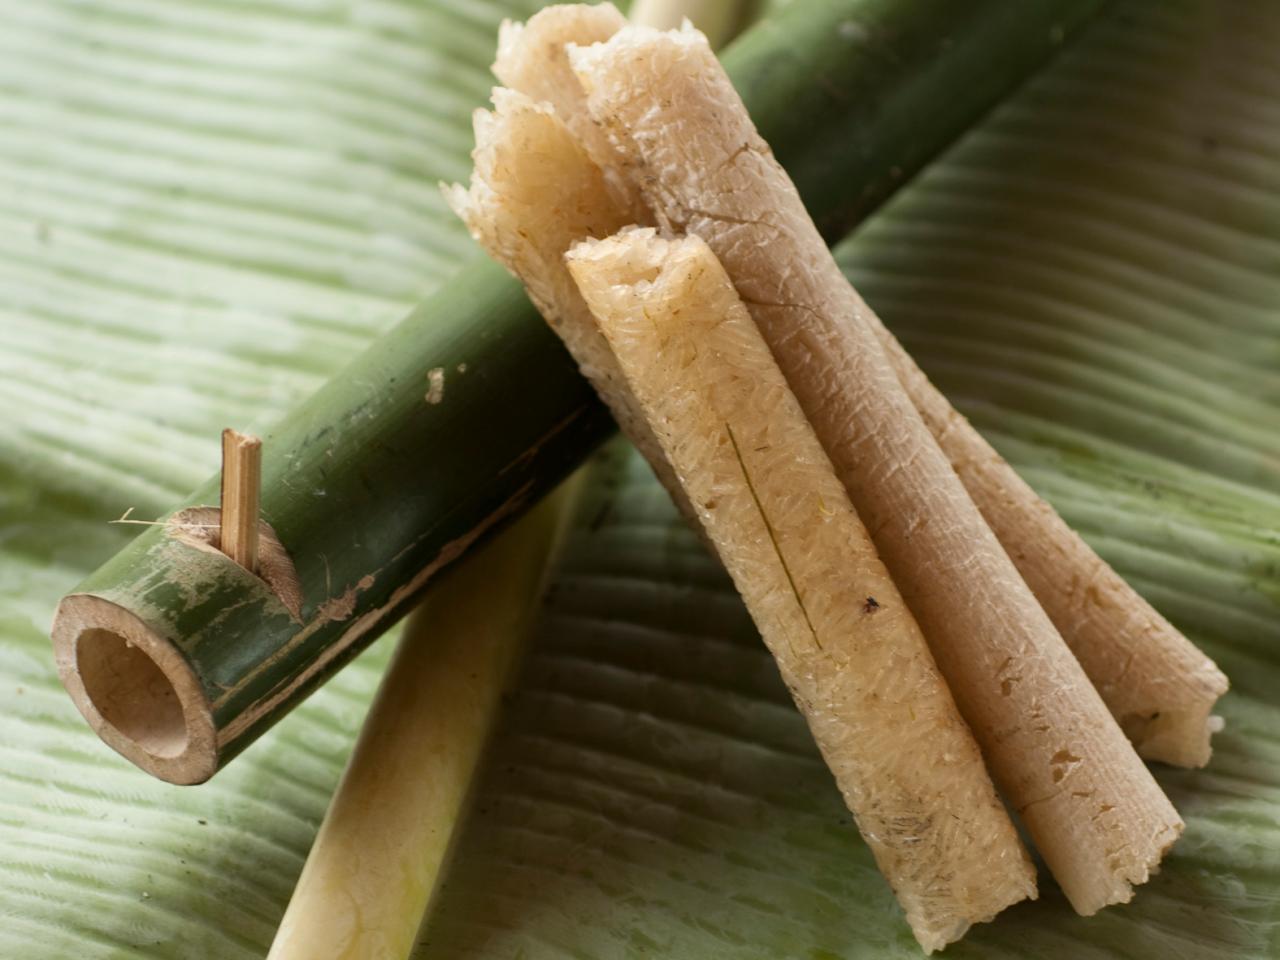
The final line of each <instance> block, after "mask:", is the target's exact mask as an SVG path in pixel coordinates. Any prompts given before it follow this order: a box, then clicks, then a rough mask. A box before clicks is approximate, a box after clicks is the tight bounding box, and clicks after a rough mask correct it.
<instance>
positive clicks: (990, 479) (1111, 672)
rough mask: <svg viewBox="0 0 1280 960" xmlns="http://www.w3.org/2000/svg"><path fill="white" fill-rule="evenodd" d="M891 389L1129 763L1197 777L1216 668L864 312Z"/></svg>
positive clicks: (1205, 749)
mask: <svg viewBox="0 0 1280 960" xmlns="http://www.w3.org/2000/svg"><path fill="white" fill-rule="evenodd" d="M866 316H867V320H868V321H869V322H870V323H871V324H872V327H873V328H874V330H875V332H876V335H877V337H878V338H879V340H880V344H881V346H882V347H883V348H884V351H885V354H886V355H887V356H888V358H889V361H890V362H891V363H892V364H893V368H894V371H895V373H896V374H897V376H898V379H899V381H900V382H901V383H902V385H903V387H904V388H905V389H906V391H907V393H908V394H909V395H910V396H911V400H912V403H914V404H915V407H916V409H917V410H919V411H920V414H921V416H922V417H923V418H924V422H925V423H926V424H927V425H928V427H929V430H930V432H931V433H932V434H933V435H934V437H935V438H936V439H937V441H938V443H939V445H940V446H941V447H942V449H943V451H944V452H945V453H946V454H947V458H948V459H949V460H950V461H951V465H952V466H953V467H954V468H955V470H956V472H957V473H958V474H959V475H960V479H961V480H962V481H963V482H964V485H965V489H967V490H968V491H969V495H970V496H971V497H973V500H974V503H976V504H977V506H978V509H979V510H981V511H982V515H983V517H984V518H985V519H986V521H987V523H988V524H989V525H990V526H991V529H992V530H993V531H995V534H996V536H997V537H998V538H999V540H1000V543H1001V544H1002V545H1003V546H1004V548H1005V550H1007V551H1008V553H1009V558H1010V559H1011V560H1012V561H1013V562H1014V565H1015V566H1017V568H1018V572H1019V573H1020V574H1022V578H1023V579H1024V580H1025V581H1026V582H1027V586H1029V587H1030V588H1031V591H1032V593H1034V594H1035V596H1036V599H1037V600H1039V601H1040V605H1041V606H1042V607H1044V610H1045V612H1046V613H1047V614H1048V615H1049V619H1051V620H1052V621H1053V624H1054V626H1055V627H1057V628H1058V631H1059V632H1060V633H1061V634H1062V636H1063V639H1065V640H1066V641H1067V644H1068V646H1070V647H1071V651H1072V653H1074V654H1075V655H1076V659H1078V660H1079V661H1080V665H1081V666H1082V667H1083V668H1084V672H1085V673H1086V674H1088V675H1089V679H1090V680H1092V681H1093V684H1094V686H1095V687H1097V690H1098V693H1099V694H1101V696H1102V699H1103V700H1104V701H1105V702H1106V704H1107V707H1108V708H1109V709H1110V710H1111V713H1112V715H1113V716H1114V717H1115V718H1116V720H1117V721H1118V722H1119V724H1120V727H1121V729H1123V730H1124V732H1125V734H1126V735H1127V736H1128V737H1129V739H1130V740H1131V741H1132V742H1133V744H1134V747H1135V748H1136V749H1137V751H1138V753H1139V754H1141V755H1142V756H1144V757H1146V758H1147V759H1148V760H1161V761H1164V762H1165V763H1171V764H1175V765H1177V766H1180V767H1202V766H1204V765H1205V764H1206V763H1208V762H1209V756H1210V754H1211V753H1212V749H1211V746H1210V742H1209V740H1210V735H1211V734H1212V732H1213V731H1214V730H1215V729H1218V725H1219V724H1220V723H1221V721H1220V720H1219V719H1218V718H1216V717H1213V716H1211V713H1212V711H1213V707H1214V704H1215V703H1217V701H1218V698H1219V697H1221V696H1222V695H1223V694H1224V693H1226V692H1227V686H1228V684H1227V678H1226V676H1225V675H1224V674H1223V673H1222V671H1221V670H1219V669H1218V667H1217V665H1216V664H1215V663H1214V662H1213V661H1212V660H1211V659H1209V658H1208V657H1206V656H1205V655H1204V654H1203V653H1201V652H1200V650H1199V649H1197V648H1196V646H1195V644H1193V643H1192V642H1191V641H1190V640H1188V639H1187V638H1186V637H1184V636H1183V635H1182V634H1181V633H1180V632H1179V631H1178V630H1177V629H1176V628H1174V626H1173V625H1172V624H1170V623H1169V621H1168V620H1166V619H1165V618H1164V617H1162V616H1161V615H1160V614H1159V613H1157V612H1156V610H1155V608H1154V607H1152V606H1151V604H1149V603H1147V601H1146V600H1144V599H1143V598H1142V597H1141V596H1140V595H1139V594H1138V592H1137V591H1136V590H1134V589H1133V588H1132V587H1131V586H1129V584H1128V583H1126V582H1125V580H1124V578H1122V577H1121V576H1120V575H1119V574H1117V573H1116V572H1115V571H1114V570H1112V569H1111V567H1110V566H1109V565H1108V564H1107V563H1106V561H1104V560H1103V559H1102V558H1101V557H1099V556H1098V555H1097V554H1096V553H1095V552H1094V551H1093V549H1092V548H1091V547H1090V546H1089V545H1088V544H1087V543H1085V542H1084V540H1083V539H1082V538H1081V537H1080V535H1079V534H1077V533H1076V532H1075V531H1074V530H1072V529H1071V527H1070V526H1068V525H1067V523H1066V522H1065V521H1064V520H1063V519H1062V518H1061V517H1060V516H1058V513H1057V511H1055V510H1054V509H1053V507H1051V506H1050V505H1049V504H1048V503H1046V502H1045V501H1044V500H1042V499H1041V498H1040V496H1039V495H1038V494H1036V492H1035V491H1034V490H1032V489H1031V487H1030V485H1028V484H1027V482H1026V481H1025V480H1023V479H1022V478H1021V477H1020V476H1018V473H1017V471H1015V470H1014V469H1013V468H1012V467H1011V466H1009V464H1008V463H1006V462H1005V460H1004V458H1003V457H1001V456H1000V454H998V453H997V452H996V451H995V449H994V448H993V447H992V446H991V444H989V443H988V442H987V441H986V440H985V439H983V437H982V434H980V433H978V431H977V430H975V429H974V428H973V426H972V425H971V424H970V423H969V421H968V420H967V419H965V418H964V417H963V416H962V415H961V414H960V413H959V412H957V411H956V410H955V409H954V408H953V407H952V406H951V404H950V403H949V402H948V401H947V398H946V397H944V396H943V395H942V393H941V391H939V390H938V388H937V387H935V386H934V385H933V384H932V383H930V382H929V378H928V377H926V376H925V374H924V371H922V370H921V369H920V368H919V367H918V366H917V365H916V363H915V361H914V360H912V359H911V355H910V354H908V353H907V351H906V350H904V349H903V348H902V345H901V344H900V343H898V341H897V339H896V338H895V337H894V336H893V334H892V333H890V332H889V331H888V329H887V328H886V327H885V326H884V324H883V323H881V322H880V319H879V318H878V317H876V316H875V314H873V313H871V312H870V311H868V312H867V314H866Z"/></svg>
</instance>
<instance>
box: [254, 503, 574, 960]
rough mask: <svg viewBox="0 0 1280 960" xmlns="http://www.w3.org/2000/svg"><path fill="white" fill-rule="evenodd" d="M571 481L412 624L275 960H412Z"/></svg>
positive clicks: (452, 574) (465, 564) (463, 569)
mask: <svg viewBox="0 0 1280 960" xmlns="http://www.w3.org/2000/svg"><path fill="white" fill-rule="evenodd" d="M574 487H575V481H574V480H573V479H570V480H569V481H567V482H566V484H565V485H563V486H562V487H561V488H560V490H559V491H557V492H556V493H555V494H553V495H552V496H551V497H549V498H548V499H546V500H544V501H543V502H542V503H541V504H539V505H538V506H537V507H535V508H534V509H533V510H532V511H530V512H529V513H528V514H526V515H525V516H524V517H522V518H521V519H520V520H519V521H517V522H516V523H515V524H514V525H513V526H512V527H511V528H510V529H508V530H507V531H505V532H504V533H503V534H502V535H501V536H499V537H498V538H497V539H496V540H493V541H492V542H490V543H489V544H486V545H485V546H484V547H482V548H480V549H479V550H478V551H477V552H476V553H475V554H474V555H472V556H469V557H467V558H466V559H465V560H463V561H462V562H461V563H460V564H459V565H458V566H457V567H455V568H454V569H451V570H449V571H448V572H447V573H445V574H444V575H443V576H442V578H441V580H440V582H439V583H438V584H436V585H435V586H434V587H432V589H431V591H430V592H429V593H428V594H427V597H426V599H425V600H424V601H423V604H422V606H421V607H419V608H418V610H417V611H416V612H415V613H414V614H413V616H412V617H410V619H409V622H408V625H407V626H406V627H405V631H404V636H403V637H402V638H401V640H400V644H399V646H398V647H397V648H396V653H395V657H394V658H393V659H392V661H391V664H390V666H388V668H387V673H386V676H385V677H384V678H383V680H382V684H381V685H380V686H379V688H378V693H377V695H376V697H375V698H374V701H373V705H372V706H371V707H370V708H369V715H368V716H367V717H366V718H365V721H364V725H363V726H362V727H361V730H360V737H359V739H358V740H357V741H356V745H355V748H354V750H353V752H352V754H351V759H350V760H349V761H348V763H347V768H346V771H345V772H344V773H343V775H342V781H341V782H340V783H339V785H338V789H337V791H336V792H335V793H334V796H333V800H332V801H331V802H330V804H329V809H328V811H327V812H326V814H325V818H324V822H323V823H321V825H320V831H319V833H318V834H317V835H316V839H315V843H314V844H313V845H312V847H311V852H310V854H309V855H308V856H307V862H306V864H305V866H304V867H303V868H302V875H301V877H299V879H298V886H297V888H296V889H295V890H294V893H293V897H292V899H291V900H290V901H289V907H288V909H287V910H286V911H285V914H284V918H283V919H282V920H281V922H280V929H279V930H278V931H277V933H276V937H275V940H274V942H273V943H272V945H271V951H270V953H269V954H268V960H317V958H324V960H375V958H376V960H392V958H403V957H408V956H409V954H410V953H411V951H412V949H413V945H414V941H415V939H416V936H417V932H418V928H419V925H420V922H421V920H422V918H423V915H424V913H425V912H426V910H427V909H428V907H429V905H430V903H431V901H432V899H433V898H434V896H435V894H436V891H437V890H438V889H439V885H440V882H441V879H442V877H443V875H444V872H445V868H446V866H447V863H448V859H449V854H450V851H451V850H452V848H453V845H454V842H455V840H456V839H457V837H458V836H459V835H460V834H461V832H462V825H463V824H464V823H465V817H464V812H465V806H466V801H467V798H468V794H469V793H470V790H471V785H472V783H473V781H474V780H475V773H476V770H477V768H478V767H479V765H480V762H481V758H482V754H483V750H484V746H485V744H486V743H487V741H488V739H489V734H490V732H491V730H492V728H493V726H494V723H495V721H496V718H497V715H498V711H499V706H500V703H501V696H502V693H503V692H504V690H505V689H506V687H507V685H508V682H509V680H510V678H511V676H512V675H513V672H514V669H515V665H516V664H517V663H518V662H519V654H520V651H521V650H522V648H523V642H524V639H525V636H526V635H527V633H528V631H529V629H530V626H531V624H532V622H533V619H534V617H535V615H536V612H537V610H538V603H539V600H540V598H541V596H542V587H543V584H544V582H545V578H546V571H547V570H548V569H549V559H550V557H551V556H552V554H553V553H554V550H555V546H556V544H557V543H558V541H559V539H560V537H559V535H560V532H561V526H562V523H561V520H562V518H563V517H564V515H565V508H566V506H567V504H568V503H569V502H570V501H571V499H572V491H573V489H574Z"/></svg>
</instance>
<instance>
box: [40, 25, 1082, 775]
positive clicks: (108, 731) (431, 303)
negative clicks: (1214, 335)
mask: <svg viewBox="0 0 1280 960" xmlns="http://www.w3.org/2000/svg"><path fill="white" fill-rule="evenodd" d="M1101 5H1102V0H1036V2H1026V3H1018V4H1009V3H1006V2H1003V0H975V2H971V3H966V4H953V3H950V2H948V0H811V2H808V3H797V4H795V5H793V6H792V7H790V8H788V9H787V10H786V11H784V12H783V13H781V14H779V15H777V16H776V17H768V18H765V19H764V20H762V21H761V22H760V23H758V24H757V25H756V26H755V27H753V28H752V29H751V30H749V31H748V32H747V33H746V34H744V35H743V36H742V38H740V39H739V40H738V41H737V42H736V43H735V44H734V45H733V46H732V47H731V48H730V49H729V51H728V53H727V55H726V57H725V62H726V66H727V67H728V68H729V71H730V74H731V76H732V77H733V79H734V82H735V84H736V85H737V86H738V88H739V89H740V90H741V91H742V93H743V96H744V99H745V100H746V102H747V106H748V108H749V109H750V110H751V112H752V114H753V116H755V117H756V119H757V122H758V124H759V126H760V128H761V132H762V133H764V135H765V136H766V138H767V139H769V140H770V142H771V143H772V144H773V145H774V147H775V149H776V151H777V153H778V156H779V157H780V158H781V159H783V161H784V163H786V164H788V167H789V169H790V171H791V174H792V176H793V177H794V178H795V180H796V182H797V185H798V186H799V188H800V191H801V193H802V195H803V196H804V197H805V200H806V202H807V204H808V206H809V208H810V210H811V211H813V212H814V214H815V215H816V216H817V218H818V220H819V222H820V223H821V224H823V225H824V226H825V227H826V229H827V233H828V236H836V235H838V233H839V232H841V231H842V230H843V229H844V228H845V227H847V226H849V225H850V224H852V223H853V222H856V220H858V219H859V218H861V217H863V216H865V215H866V214H867V213H869V212H870V210H871V209H873V208H874V207H875V206H876V205H878V203H879V202H880V201H882V200H883V199H884V198H885V197H886V196H887V195H888V194H889V193H891V192H892V190H893V189H895V188H896V186H898V185H900V184H901V183H902V182H903V181H904V180H905V179H906V178H907V176H909V174H911V173H913V172H914V171H915V170H917V169H918V168H919V167H920V166H921V165H922V164H923V163H925V162H926V161H927V160H928V159H929V158H930V157H931V156H933V155H934V154H936V153H937V152H938V151H939V150H941V149H942V148H943V147H944V146H945V145H946V144H947V143H949V142H950V141H951V140H952V139H953V138H954V137H955V136H956V135H957V134H958V133H959V132H960V131H962V130H963V129H965V128H966V127H967V126H968V125H969V124H971V123H972V122H973V121H974V120H975V119H976V118H977V117H978V116H979V115H980V114H981V113H982V112H983V111H985V110H986V109H987V108H988V107H989V106H990V105H991V104H992V103H994V102H995V101H996V100H997V99H998V98H999V97H1000V96H1001V95H1002V94H1004V93H1006V92H1007V91H1008V90H1009V89H1010V88H1012V87H1013V86H1014V85H1016V84H1017V83H1019V82H1020V81H1021V80H1022V79H1023V78H1024V77H1025V76H1026V75H1027V73H1029V72H1030V71H1031V70H1032V69H1033V68H1034V67H1035V66H1036V65H1038V64H1039V63H1041V62H1043V60H1044V59H1045V57H1047V55H1048V54H1049V53H1051V52H1052V51H1053V50H1054V49H1056V48H1057V46H1059V45H1060V43H1061V41H1062V40H1063V39H1064V38H1065V37H1066V36H1067V35H1068V34H1069V33H1071V32H1073V31H1074V30H1075V29H1077V28H1078V27H1079V26H1080V25H1081V24H1082V23H1083V22H1084V21H1085V20H1086V19H1087V18H1088V16H1089V15H1090V14H1091V13H1093V12H1094V11H1096V10H1097V9H1098V8H1099V7H1100V6H1101ZM609 430H610V421H609V419H608V417H607V415H606V414H605V413H604V411H603V408H602V407H601V406H600V405H599V403H598V402H597V401H596V399H595V397H594V395H593V394H592V393H591V390H590V388H589V387H588V386H587V385H586V383H585V381H583V380H582V379H581V377H579V376H578V374H577V372H576V371H575V370H574V369H573V366H572V364H571V363H570V361H569V359H568V357H567V356H566V355H565V354H564V351H563V349H562V348H561V346H560V343H559V341H558V339H557V338H556V337H555V335H554V334H553V333H551V331H550V330H549V329H547V327H546V326H545V325H544V324H543V323H542V321H541V319H540V318H539V317H538V316H537V314H536V313H535V312H534V311H533V309H532V307H531V306H530V305H529V303H528V301H527V300H526V299H525V297H524V294H523V291H522V290H521V289H520V288H519V286H518V285H517V284H516V283H515V282H514V281H513V280H512V279H511V278H510V277H508V276H507V275H506V274H505V273H503V272H502V271H501V269H500V268H498V267H496V266H494V265H493V264H491V263H490V262H489V261H487V260H481V261H477V262H475V263H473V264H470V265H469V266H467V267H465V268H464V269H463V270H462V271H460V273H459V274H458V275H456V276H455V277H453V278H452V280H451V281H450V282H449V283H447V284H446V285H445V286H444V287H442V289H441V290H440V291H439V292H438V293H436V294H435V295H434V296H433V297H431V298H430V299H429V300H428V301H426V302H425V303H424V304H422V305H421V306H420V307H418V308H417V309H416V310H414V311H413V312H412V313H411V314H410V315H409V316H408V317H406V318H405V320H403V321H402V322H401V323H400V324H399V325H398V326H397V327H396V328H395V329H393V330H392V331H391V332H390V333H388V334H386V335H384V336H383V337H381V338H379V340H377V341H376V342H375V343H374V344H373V345H372V346H371V347H370V348H369V349H368V350H367V351H366V353H364V354H363V355H362V356H360V357H359V358H357V359H356V360H355V361H354V362H353V363H352V364H351V365H350V366H349V367H348V368H347V369H346V370H344V371H343V372H342V373H340V374H338V375H337V376H336V377H335V378H334V379H333V380H331V381H330V382H329V383H328V384H326V385H325V386H324V387H322V388H321V389H320V391H319V392H317V393H316V394H315V395H314V396H313V397H311V398H310V399H309V400H307V401H306V402H304V403H303V404H302V405H301V406H300V407H298V408H297V409H296V410H295V411H293V413H291V414H290V415H289V416H287V417H286V418H285V419H284V420H283V421H282V422H281V423H280V425H279V426H278V427H276V428H275V429H274V430H273V431H270V432H268V433H267V434H266V436H265V438H264V448H263V462H262V487H263V488H262V498H261V510H262V519H263V521H264V526H263V528H262V530H261V531H260V537H261V541H262V545H261V551H262V555H261V558H260V573H261V576H255V575H253V574H252V573H250V572H249V571H247V570H245V569H244V568H243V567H240V566H238V565H237V564H235V563H234V562H233V561H231V560H230V559H229V558H228V557H226V556H224V555H223V554H222V553H221V552H219V551H218V550H217V549H216V545H215V543H214V542H213V539H214V538H213V537H212V535H211V533H210V531H211V530H212V529H213V528H216V525H217V513H216V510H215V509H214V508H211V507H206V505H210V504H213V503H216V501H217V489H218V481H217V478H214V479H212V480H210V481H209V482H208V483H207V484H205V485H204V486H203V487H201V488H200V489H199V490H197V491H196V492H195V493H194V494H193V495H192V496H191V497H190V498H188V500H187V501H186V502H185V503H183V504H181V505H179V506H178V507H177V508H176V509H175V511H174V512H173V514H171V515H170V516H169V517H168V518H166V521H167V522H165V523H163V524H160V525H157V526H154V527H151V528H149V529H148V530H147V531H146V532H144V533H143V534H141V535H140V536H139V537H138V538H137V539H136V540H135V541H133V542H132V543H131V544H130V545H129V546H127V547H126V548H125V549H124V550H122V551H121V552H120V553H118V554H117V555H116V556H115V557H113V558H111V559H110V560H108V561H107V563H106V564H105V565H103V566H102V567H101V568H100V569H98V570H97V571H95V572H94V573H93V574H91V575H90V576H89V577H88V578H87V579H86V580H85V581H84V582H83V583H82V584H80V585H79V586H78V587H77V588H76V590H75V592H73V593H72V594H70V595H68V596H67V597H66V598H64V600H63V601H62V603H61V604H60V605H59V608H58V613H57V615H56V617H55V621H54V627H53V641H54V648H55V654H56V658H57V661H58V669H59V674H60V676H61V677H62V679H63V682H64V684H66V686H67V688H68V691H69V692H70V693H71V696H72V698H73V700H74V701H75V702H76V704H77V706H78V707H79V708H80V710H81V712H82V713H83V714H84V715H85V717H86V719H87V720H88V721H89V722H90V724H91V725H92V726H93V727H94V729H95V730H97V731H98V733H99V735H100V736H101V737H102V738H103V739H104V740H105V741H106V742H107V743H108V744H109V745H111V746H112V747H113V748H114V749H116V750H117V751H119V752H120V753H121V754H123V755H124V756H125V757H127V758H128V759H130V760H131V761H133V762H134V763H136V764H138V765H139V766H140V767H142V768H143V769H145V770H148V771H149V772H151V773H153V774H155V775H156V776H159V777H161V778H162V779H166V780H170V781H172V782H175V783H198V782H200V781H202V780H205V779H207V778H208V777H210V776H212V775H213V773H215V772H216V771H217V770H218V769H220V768H221V767H222V766H223V765H225V764H226V763H227V762H228V761H229V760H230V759H231V758H232V757H234V756H235V755H236V754H237V753H239V752H240V751H241V750H242V749H244V747H246V746H247V745H248V744H249V743H251V742H252V741H253V740H254V739H255V738H256V737H257V736H259V735H260V734H261V733H262V732H264V731H265V730H266V729H267V728H268V727H270V726H271V724H273V723H274V722H275V721H276V720H278V719H280V717H282V716H283V715H284V714H285V713H286V712H288V710H289V709H291V708H292V707H293V706H295V705H296V704H297V703H298V702H300V701H301V700H302V699H303V698H304V697H306V696H307V694H309V693H310V692H311V691H312V690H314V689H315V688H316V687H318V686H319V685H320V684H321V683H323V682H324V680H325V679H327V678H328V677H329V676H331V675H332V674H333V673H334V672H335V671H337V670H338V669H339V668H340V667H341V666H343V665H344V664H345V663H346V662H347V661H348V660H350V659H351V657H353V656H354V655H355V654H356V653H358V652H359V651H360V650H361V649H363V648H364V647H365V646H366V645H367V644H368V643H369V642H371V641H372V640H373V639H374V638H375V637H376V636H378V634H379V633H381V632H382V631H383V630H385V629H386V628H387V627H388V626H390V625H391V624H392V623H394V622H395V621H396V620H397V619H398V618H399V617H400V616H401V615H402V614H403V613H404V612H406V611H407V610H408V609H409V607H410V606H411V605H412V603H413V601H414V600H415V599H416V598H417V596H418V595H419V594H420V593H421V591H422V589H423V588H424V587H425V585H426V584H427V582H428V581H429V580H430V579H431V578H432V577H433V576H434V574H435V573H436V572H438V571H439V570H440V569H441V568H443V567H444V566H446V565H447V564H448V563H450V562H452V561H453V560H454V559H456V558H457V557H458V556H459V555H461V554H462V553H463V552H464V551H465V550H466V549H467V548H468V547H469V546H470V545H471V544H472V543H474V542H475V541H477V540H479V539H481V538H482V537H484V536H486V535H487V534H489V533H491V532H492V531H493V530H494V529H496V528H498V527H500V526H502V525H503V524H504V523H506V522H507V521H509V520H510V519H511V518H513V517H514V516H516V515H517V514H519V513H520V512H522V511H523V510H524V509H526V508H527V507H528V506H530V505H531V504H532V503H534V502H536V500H537V499H538V498H539V497H540V496H541V495H542V494H543V493H545V492H546V491H547V490H549V489H550V488H551V487H552V486H554V485H555V484H556V483H557V482H558V481H560V480H561V479H563V478H564V477H565V476H567V475H568V473H569V472H570V471H571V470H572V468H573V467H574V466H576V465H577V464H578V463H580V462H581V461H582V459H583V458H585V457H586V455H587V454H588V453H590V451H591V450H593V449H594V448H595V447H596V446H597V445H598V444H599V442H600V441H601V440H602V439H603V438H604V437H605V436H607V434H608V433H609ZM196 507H205V509H203V510H193V509H192V508H196Z"/></svg>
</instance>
